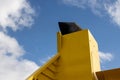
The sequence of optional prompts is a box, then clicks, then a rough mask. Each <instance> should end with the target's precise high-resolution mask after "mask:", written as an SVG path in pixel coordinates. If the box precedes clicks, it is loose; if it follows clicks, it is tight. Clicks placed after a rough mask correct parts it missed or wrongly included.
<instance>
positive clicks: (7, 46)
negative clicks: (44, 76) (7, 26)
mask: <svg viewBox="0 0 120 80" xmlns="http://www.w3.org/2000/svg"><path fill="white" fill-rule="evenodd" d="M24 52H25V51H24V50H23V48H22V47H21V46H20V45H19V43H18V42H17V41H16V39H15V38H13V37H10V36H8V35H7V34H5V33H3V32H0V79H1V80H8V79H9V80H25V78H27V77H28V76H29V75H30V74H31V73H33V71H35V70H36V69H37V68H38V65H37V64H35V63H34V62H32V61H29V60H27V59H22V58H21V56H22V55H23V54H24Z"/></svg>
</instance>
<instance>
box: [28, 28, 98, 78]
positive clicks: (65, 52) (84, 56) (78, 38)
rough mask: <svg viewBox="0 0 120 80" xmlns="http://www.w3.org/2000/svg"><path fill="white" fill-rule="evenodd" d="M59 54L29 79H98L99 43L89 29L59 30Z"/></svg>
mask: <svg viewBox="0 0 120 80" xmlns="http://www.w3.org/2000/svg"><path fill="white" fill-rule="evenodd" d="M57 39H58V54H57V55H56V56H55V57H53V58H52V59H51V60H50V61H48V62H47V63H46V64H45V65H43V66H42V67H40V69H38V70H37V71H36V72H35V73H33V74H32V75H31V76H30V77H29V78H28V79H27V80H96V77H95V75H94V73H95V72H96V71H100V63H99V56H98V45H97V42H96V41H95V39H94V38H93V36H92V35H91V33H90V32H89V30H81V31H77V32H73V33H70V34H66V35H61V33H60V32H58V38H57Z"/></svg>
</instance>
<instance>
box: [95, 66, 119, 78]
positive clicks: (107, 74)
mask: <svg viewBox="0 0 120 80" xmlns="http://www.w3.org/2000/svg"><path fill="white" fill-rule="evenodd" d="M96 74H97V77H98V80H120V68H118V69H111V70H105V71H100V72H97V73H96Z"/></svg>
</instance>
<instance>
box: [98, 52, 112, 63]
mask: <svg viewBox="0 0 120 80" xmlns="http://www.w3.org/2000/svg"><path fill="white" fill-rule="evenodd" d="M99 56H100V62H101V63H103V62H106V61H111V60H112V59H113V55H112V54H111V53H105V52H101V51H99Z"/></svg>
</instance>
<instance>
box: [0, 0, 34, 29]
mask: <svg viewBox="0 0 120 80" xmlns="http://www.w3.org/2000/svg"><path fill="white" fill-rule="evenodd" d="M33 15H34V10H33V9H32V8H31V6H30V4H29V3H28V2H27V0H0V29H2V30H4V31H6V29H7V28H11V29H12V30H14V31H16V30H17V29H20V26H26V27H29V26H30V25H31V24H32V23H33V18H32V16H33Z"/></svg>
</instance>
